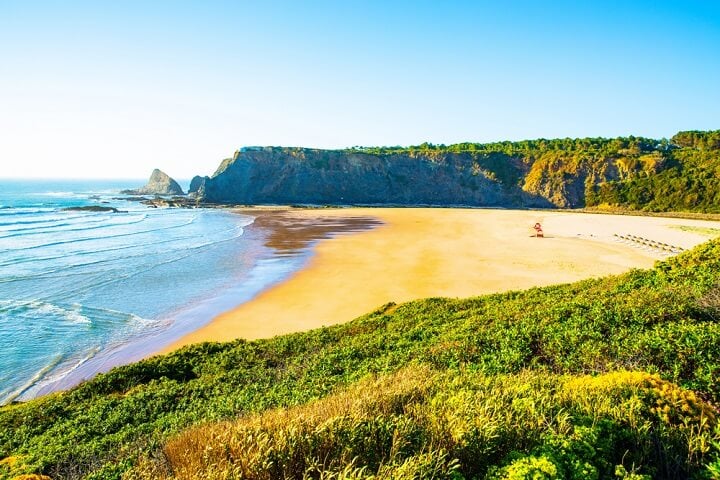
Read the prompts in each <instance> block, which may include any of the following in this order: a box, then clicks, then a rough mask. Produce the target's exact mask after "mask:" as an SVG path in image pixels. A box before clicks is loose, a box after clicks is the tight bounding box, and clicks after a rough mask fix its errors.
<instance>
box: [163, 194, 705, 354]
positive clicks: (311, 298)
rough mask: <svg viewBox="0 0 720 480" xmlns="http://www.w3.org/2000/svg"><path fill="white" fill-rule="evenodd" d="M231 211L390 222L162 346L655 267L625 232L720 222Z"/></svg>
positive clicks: (678, 234) (678, 233)
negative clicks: (537, 230)
mask: <svg viewBox="0 0 720 480" xmlns="http://www.w3.org/2000/svg"><path fill="white" fill-rule="evenodd" d="M233 211H236V212H238V213H246V214H247V213H250V212H254V213H258V212H262V211H264V212H266V214H267V215H269V216H273V215H275V216H282V217H285V218H286V219H287V218H290V219H295V220H305V221H309V222H311V223H312V222H313V221H325V222H328V221H330V222H331V221H332V220H337V219H340V218H345V219H347V218H350V217H358V218H364V219H368V218H375V219H377V221H378V222H379V223H381V224H382V225H379V226H377V225H376V228H372V229H370V230H365V231H362V232H351V233H352V234H350V235H339V236H334V237H333V238H332V240H328V239H327V238H318V239H316V242H315V244H314V246H312V247H311V249H312V252H313V254H312V255H311V258H310V260H309V262H308V263H307V264H306V265H305V267H304V268H302V269H300V270H299V271H296V272H295V273H294V274H292V275H291V276H290V277H288V278H286V279H285V280H284V281H282V282H280V283H278V284H276V285H274V286H272V287H270V288H269V289H267V290H264V291H263V292H261V293H260V294H258V295H257V296H256V297H255V298H253V299H252V300H250V301H249V302H246V303H243V304H240V305H238V306H236V307H235V308H233V309H231V310H229V311H227V312H225V313H222V314H220V315H218V316H217V317H215V318H214V319H212V320H211V321H210V322H209V323H207V324H206V325H205V326H203V327H202V328H200V329H198V330H196V331H194V332H192V333H189V334H188V335H186V336H185V337H183V338H181V339H180V340H178V341H176V342H175V343H173V344H171V345H170V346H168V347H165V348H163V349H162V350H160V351H159V352H156V353H158V354H163V353H168V352H170V351H173V350H176V349H178V348H180V347H182V346H185V345H189V344H193V343H197V342H202V341H229V340H234V339H236V338H245V339H247V340H254V339H259V338H269V337H273V336H276V335H282V334H287V333H292V332H297V331H303V330H309V329H313V328H319V327H322V326H329V325H332V324H337V323H344V322H347V321H350V320H353V319H354V318H357V317H359V316H361V315H364V314H366V313H369V312H371V311H373V310H375V309H377V308H378V307H380V306H381V305H384V304H386V303H389V302H395V303H402V302H405V301H409V300H414V299H418V298H428V297H472V296H478V295H483V294H490V293H498V292H503V291H509V290H523V289H527V288H531V287H537V286H547V285H552V284H558V283H568V282H573V281H577V280H582V279H586V278H592V277H600V276H605V275H610V274H618V273H623V272H625V271H628V270H630V269H631V268H649V267H652V265H653V264H654V263H655V261H656V260H660V259H662V258H664V257H665V256H666V255H667V254H668V253H667V252H663V251H660V250H656V249H651V248H648V247H646V246H642V245H641V244H639V243H638V244H637V245H636V244H633V242H627V241H625V240H622V239H620V238H618V236H616V235H623V236H625V235H636V236H638V237H643V238H645V237H647V238H649V239H652V240H654V241H657V242H662V243H667V244H669V245H673V246H676V247H679V248H682V249H687V248H691V247H693V246H695V245H697V244H700V243H703V242H704V241H707V240H709V239H710V238H711V237H710V236H707V235H702V234H700V233H697V232H694V231H692V230H686V231H683V230H680V229H679V228H678V227H680V226H685V227H689V228H690V229H692V228H697V229H703V228H705V229H717V227H718V223H717V222H714V221H709V220H693V219H684V218H666V217H654V216H629V215H597V214H594V213H589V212H587V213H578V212H566V211H546V210H543V211H538V210H505V209H446V208H376V207H354V208H322V209H293V208H284V209H258V210H255V209H233ZM267 212H269V213H267ZM535 222H540V223H542V224H543V226H544V228H545V235H546V236H545V238H543V239H539V238H532V237H531V235H532V228H531V227H532V225H534V223H535ZM285 233H286V234H287V233H288V232H285ZM290 233H291V232H290ZM643 249H644V250H643Z"/></svg>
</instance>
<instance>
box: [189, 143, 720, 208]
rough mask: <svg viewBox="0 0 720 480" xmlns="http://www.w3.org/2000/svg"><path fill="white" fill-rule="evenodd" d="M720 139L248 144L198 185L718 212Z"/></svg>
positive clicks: (283, 193) (381, 200)
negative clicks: (330, 146) (339, 146)
mask: <svg viewBox="0 0 720 480" xmlns="http://www.w3.org/2000/svg"><path fill="white" fill-rule="evenodd" d="M718 138H720V131H717V132H681V133H679V134H678V135H676V136H675V137H673V138H672V139H671V140H670V141H668V140H666V139H661V140H655V139H649V138H642V137H619V138H611V139H606V138H581V139H570V138H566V139H557V140H545V139H539V140H526V141H521V142H498V143H488V144H474V143H462V144H456V145H449V146H445V145H431V144H423V145H419V146H415V147H378V148H375V147H371V148H353V149H346V150H318V149H309V148H281V147H246V148H243V149H241V150H239V151H237V152H235V155H234V156H233V157H232V158H227V159H225V160H223V161H222V163H221V164H220V166H219V167H218V169H217V171H216V172H215V173H214V174H213V175H212V176H211V177H195V178H193V181H192V183H191V187H190V194H191V195H193V196H195V197H196V198H197V199H198V200H199V201H205V202H208V203H234V204H321V205H322V204H330V205H358V204H361V205H448V206H456V205H468V206H502V207H561V208H575V207H583V206H592V205H608V206H611V207H612V206H617V207H621V208H632V209H649V208H651V207H652V205H655V204H657V205H661V203H662V202H661V200H663V199H672V201H671V202H669V203H668V202H665V203H662V209H664V210H697V211H710V210H712V208H715V207H712V205H714V204H717V202H715V203H713V202H714V201H709V200H708V201H705V203H702V201H704V200H702V199H708V198H710V199H713V198H717V197H718V196H720V189H719V187H717V186H716V184H717V182H716V181H715V182H714V179H715V178H716V172H718V171H720V153H719V152H720V149H719V148H718V147H717V145H716V144H720V140H718ZM698 178H708V179H709V180H708V181H707V182H705V183H703V182H700V181H699V180H698V181H696V180H697V179H698ZM688 182H690V183H688ZM693 182H694V183H693ZM713 182H714V183H713ZM688 185H690V186H688ZM657 192H663V193H662V195H659V194H658V195H656V193H657ZM656 197H657V198H656ZM660 197H662V198H660ZM680 197H682V198H680ZM678 198H680V200H678ZM663 201H664V200H663ZM653 202H654V203H653ZM666 204H667V205H666ZM706 204H707V205H706ZM711 207H712V208H711ZM652 208H655V207H652ZM658 208H659V207H658Z"/></svg>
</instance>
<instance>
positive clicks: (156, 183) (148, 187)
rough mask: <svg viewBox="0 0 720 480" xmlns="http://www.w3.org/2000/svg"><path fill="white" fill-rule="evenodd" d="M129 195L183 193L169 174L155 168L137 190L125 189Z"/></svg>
mask: <svg viewBox="0 0 720 480" xmlns="http://www.w3.org/2000/svg"><path fill="white" fill-rule="evenodd" d="M123 193H126V194H130V195H184V193H183V190H182V188H181V187H180V185H178V183H177V182H176V181H175V180H173V179H172V178H170V176H169V175H168V174H167V173H165V172H163V171H161V170H158V169H157V168H156V169H155V170H153V171H152V174H151V175H150V179H149V180H148V183H146V184H145V186H144V187H141V188H138V189H137V190H125V191H123Z"/></svg>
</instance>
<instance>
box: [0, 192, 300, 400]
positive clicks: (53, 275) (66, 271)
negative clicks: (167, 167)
mask: <svg viewBox="0 0 720 480" xmlns="http://www.w3.org/2000/svg"><path fill="white" fill-rule="evenodd" d="M142 184H143V181H142V180H137V181H132V180H128V181H116V182H100V181H72V182H71V181H15V180H13V181H8V180H0V403H6V402H8V401H11V400H14V399H25V398H30V397H32V396H34V395H36V394H38V393H43V392H45V391H48V389H50V390H52V388H49V387H48V386H49V385H50V386H51V385H61V386H65V387H66V386H69V385H71V384H72V383H77V382H78V381H80V380H81V379H82V378H76V379H75V381H72V382H70V383H67V381H66V382H65V384H64V385H63V379H67V378H68V377H71V376H72V375H73V374H74V373H75V375H76V377H77V376H78V374H77V372H83V373H82V375H83V376H91V375H92V374H94V373H95V372H97V371H102V370H107V369H108V368H110V367H112V366H113V365H116V364H119V363H125V362H128V361H132V360H136V359H138V358H141V357H142V356H144V355H146V354H148V353H150V352H151V351H153V350H156V349H158V348H159V347H161V346H162V345H163V344H167V343H169V342H171V341H172V340H174V339H176V338H179V337H180V336H181V335H182V334H184V333H186V332H188V331H191V330H193V329H194V328H197V327H198V326H200V325H202V324H203V323H206V322H207V321H209V320H210V319H211V318H212V317H213V316H214V315H216V314H217V313H220V312H222V311H224V310H227V309H228V308H231V307H232V306H234V305H237V304H238V303H241V302H242V301H246V300H248V299H250V298H251V297H252V296H253V295H255V294H257V293H258V292H259V291H261V290H262V289H264V288H266V287H267V286H268V285H270V284H272V283H274V282H277V281H279V280H280V279H282V278H283V277H284V276H286V275H288V274H289V273H291V272H292V271H294V270H295V269H297V268H299V267H300V266H301V264H302V262H303V259H302V258H300V257H294V258H280V257H277V256H273V255H272V252H271V251H270V249H269V248H268V247H265V246H264V241H263V240H264V239H263V237H262V234H261V232H252V228H250V229H248V226H250V225H251V224H252V222H253V217H250V216H246V215H238V214H233V213H229V212H225V211H222V210H215V209H162V208H159V209H155V208H149V207H146V206H145V205H142V204H140V203H137V202H132V201H129V200H124V199H123V198H122V197H121V196H120V195H119V194H118V192H119V191H120V190H121V189H124V188H132V187H135V186H138V185H142ZM85 205H103V206H112V207H115V208H117V209H119V210H121V212H119V213H109V212H87V211H72V210H65V209H66V208H68V207H74V206H85ZM248 230H250V232H248ZM130 345H133V346H134V347H133V348H128V346H130ZM83 369H84V371H83Z"/></svg>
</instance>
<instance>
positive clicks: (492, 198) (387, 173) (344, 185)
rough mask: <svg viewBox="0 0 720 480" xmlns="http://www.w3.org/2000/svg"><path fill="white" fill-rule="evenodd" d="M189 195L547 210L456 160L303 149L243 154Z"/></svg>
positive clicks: (227, 200) (197, 183)
mask: <svg viewBox="0 0 720 480" xmlns="http://www.w3.org/2000/svg"><path fill="white" fill-rule="evenodd" d="M190 192H191V194H196V195H198V196H201V197H202V199H203V200H205V201H207V202H217V203H240V204H263V203H271V204H272V203H275V204H363V205H483V206H508V205H509V206H519V205H527V206H536V207H545V206H551V204H550V203H549V202H548V201H547V200H546V199H544V198H542V197H539V196H536V195H533V194H531V193H528V192H524V191H523V190H522V189H521V188H519V187H518V186H508V185H504V184H503V183H501V182H499V181H498V180H497V178H496V177H495V176H494V175H493V173H492V172H490V171H488V170H485V169H483V168H482V167H481V166H479V165H477V164H474V163H473V162H472V161H471V159H469V158H466V156H463V155H456V154H449V155H441V156H435V157H432V156H427V155H407V154H391V155H373V154H368V153H362V152H351V151H345V150H316V149H306V148H276V147H263V148H245V149H242V150H240V151H238V152H236V154H235V156H234V157H233V158H231V159H226V160H224V161H223V162H222V164H221V165H220V167H219V168H218V170H217V171H216V172H215V174H214V175H213V176H212V177H209V178H208V177H204V178H202V177H196V180H195V181H194V182H193V188H191V190H190Z"/></svg>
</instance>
